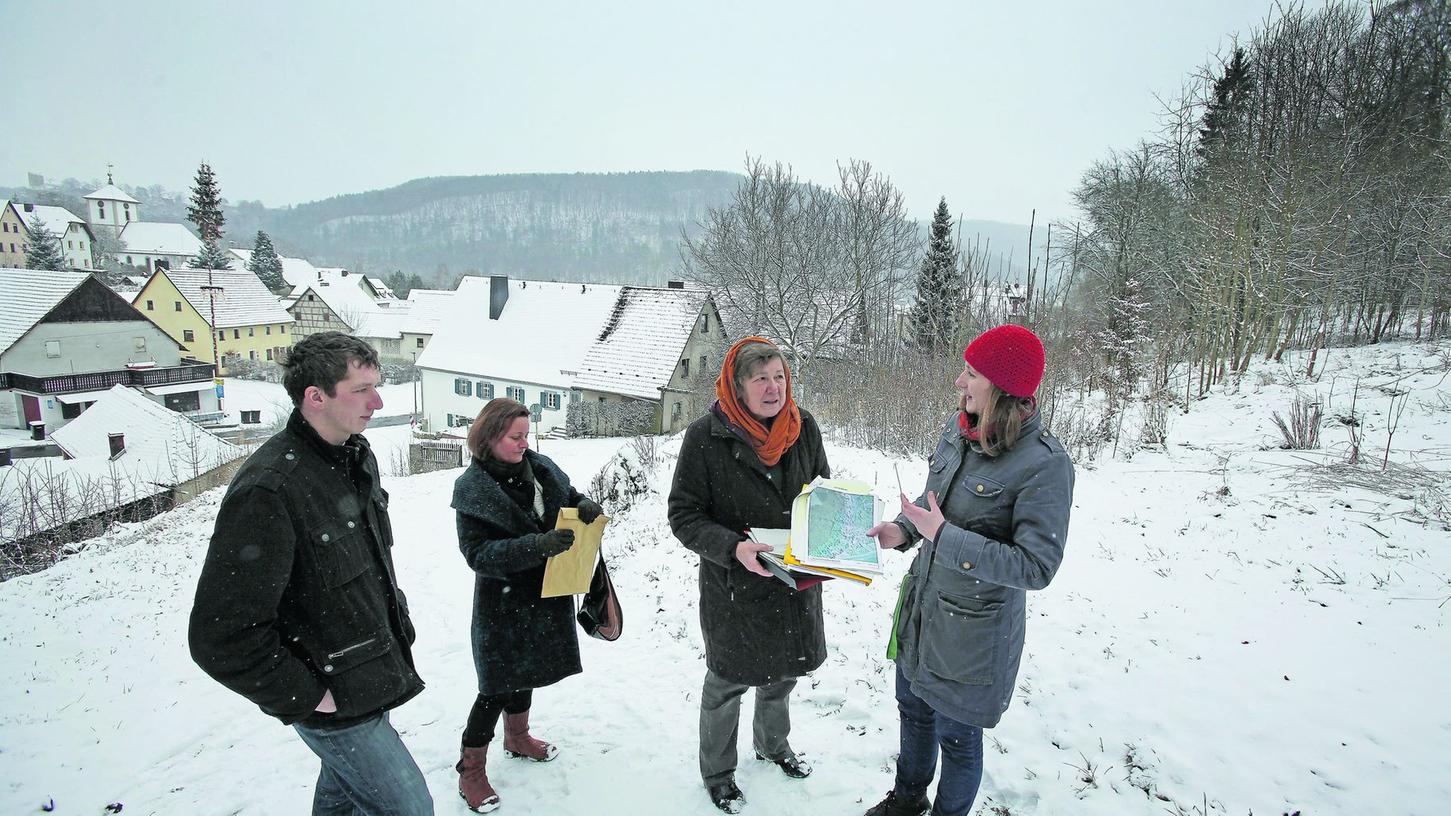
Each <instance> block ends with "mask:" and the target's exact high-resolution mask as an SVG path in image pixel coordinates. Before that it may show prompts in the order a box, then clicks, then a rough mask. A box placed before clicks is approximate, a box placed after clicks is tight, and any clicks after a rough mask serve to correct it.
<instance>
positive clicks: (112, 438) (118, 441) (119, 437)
mask: <svg viewBox="0 0 1451 816" xmlns="http://www.w3.org/2000/svg"><path fill="white" fill-rule="evenodd" d="M106 438H107V440H108V441H109V442H110V443H111V458H112V459H113V460H114V459H115V458H116V457H118V456H120V455H121V454H123V453H125V452H126V434H123V433H113V434H106Z"/></svg>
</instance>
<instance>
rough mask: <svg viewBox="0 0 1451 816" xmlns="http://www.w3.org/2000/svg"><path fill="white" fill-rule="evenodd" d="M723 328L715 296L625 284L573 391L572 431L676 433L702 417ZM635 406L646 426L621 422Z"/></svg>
mask: <svg viewBox="0 0 1451 816" xmlns="http://www.w3.org/2000/svg"><path fill="white" fill-rule="evenodd" d="M725 340H726V332H725V327H723V326H722V325H721V322H720V313H719V312H718V311H717V310H716V308H715V302H714V301H712V300H711V298H710V296H709V295H707V294H706V293H705V292H703V291H701V290H698V289H686V288H684V285H683V284H681V283H678V282H672V283H671V284H670V285H669V286H667V287H666V288H663V289H660V288H653V287H644V286H626V287H624V289H623V290H622V291H621V292H620V296H619V298H618V299H617V300H616V301H615V307H614V310H613V311H612V312H611V313H610V316H609V318H608V320H607V321H606V322H605V325H604V328H602V329H601V330H600V332H599V336H598V337H596V338H595V340H594V341H593V342H592V343H591V344H590V346H589V348H588V350H586V351H585V353H584V357H583V359H582V360H581V362H580V364H579V373H578V374H576V375H575V377H574V381H573V383H572V387H573V389H574V392H575V393H576V394H578V395H579V399H578V402H577V404H576V405H575V406H574V408H573V409H572V410H573V411H575V412H576V413H577V414H578V416H577V417H576V418H575V419H574V420H573V421H572V422H571V427H570V430H571V431H572V432H574V433H589V434H609V435H615V434H619V433H624V432H634V433H639V432H642V431H643V432H649V433H674V432H675V431H678V430H681V429H682V428H684V427H685V426H686V425H688V424H690V422H691V421H692V420H694V419H695V418H696V417H698V416H700V414H701V413H702V412H703V411H704V410H705V408H706V406H707V405H708V404H709V398H710V395H712V394H714V389H713V388H712V384H713V383H714V382H715V377H716V374H717V370H718V369H719V368H720V356H719V355H720V354H721V353H722V349H723V347H724V345H725ZM629 404H635V405H639V406H642V407H646V408H648V416H649V420H648V425H646V426H644V427H640V426H639V425H638V424H637V425H635V426H634V427H631V426H630V425H627V424H622V423H623V422H625V421H628V420H630V419H633V417H631V416H630V412H626V411H619V410H612V409H613V408H616V407H618V406H621V405H629Z"/></svg>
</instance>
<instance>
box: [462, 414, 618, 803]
mask: <svg viewBox="0 0 1451 816" xmlns="http://www.w3.org/2000/svg"><path fill="white" fill-rule="evenodd" d="M468 445H469V451H470V452H471V453H472V454H473V462H472V463H471V464H470V465H469V467H468V469H467V470H465V471H464V473H463V475H462V476H459V477H458V480H457V481H456V482H454V486H453V508H454V510H456V511H458V546H459V549H460V550H462V551H463V554H464V558H465V559H466V560H467V561H468V563H469V566H470V567H472V568H473V570H474V573H475V576H474V615H473V632H472V634H473V651H474V666H475V668H476V669H477V670H478V675H479V696H478V699H476V700H475V701H474V706H473V710H472V711H470V712H469V719H468V724H467V726H465V728H464V733H463V740H462V742H463V748H462V752H461V753H462V755H461V757H460V758H459V763H458V767H457V770H458V773H459V782H458V784H459V795H460V796H462V797H463V799H464V801H465V802H467V803H468V806H469V808H470V809H472V810H474V811H475V812H478V813H487V812H489V811H491V810H494V809H495V808H497V807H498V806H499V796H498V794H497V793H496V792H495V791H494V788H493V786H492V785H491V784H490V783H489V777H488V774H487V772H486V771H485V768H484V759H485V756H486V754H487V753H488V750H489V742H490V741H491V740H493V738H494V728H495V726H496V724H497V723H498V721H499V714H500V713H501V712H502V713H503V715H504V753H505V754H507V755H509V756H512V757H524V758H526V759H532V760H534V761H536V762H548V761H549V760H551V759H554V757H555V755H556V753H557V751H556V749H555V747H554V746H553V745H550V744H549V743H547V742H544V741H542V740H539V739H535V738H534V737H532V736H530V734H529V705H530V702H531V700H532V696H533V691H534V689H536V688H540V687H543V686H547V685H549V684H551V683H555V682H558V681H559V680H561V679H563V678H565V677H568V676H569V675H571V674H577V673H578V672H579V671H580V665H579V641H578V639H577V638H576V635H575V631H574V625H575V624H574V598H573V597H572V596H569V595H564V596H561V597H557V598H541V597H539V593H540V589H541V588H542V586H543V584H544V563H545V560H546V559H547V558H549V556H551V555H558V554H559V553H562V552H564V551H565V550H568V549H569V547H570V545H572V544H573V543H574V533H573V531H570V530H555V529H554V523H555V519H556V517H557V516H558V515H559V509H560V508H561V507H575V508H578V510H579V518H580V520H581V521H583V522H585V523H589V522H592V521H594V520H595V518H596V517H598V516H599V514H600V506H599V505H598V504H596V503H595V502H593V501H590V500H589V499H587V498H585V497H584V496H581V495H580V494H579V492H578V491H576V490H575V489H574V487H573V486H572V485H571V484H570V483H569V477H568V476H566V475H565V474H564V471H562V470H560V469H559V467H558V466H556V465H555V464H554V462H553V461H552V460H550V459H549V457H547V456H544V455H542V454H539V453H535V452H534V451H531V450H529V409H528V408H525V407H524V406H523V405H522V404H520V403H518V402H516V401H514V400H511V399H502V398H501V399H494V400H490V401H489V403H488V404H487V405H485V406H484V409H483V410H482V411H480V412H479V415H478V418H476V419H475V420H474V423H473V425H472V426H470V427H469V435H468Z"/></svg>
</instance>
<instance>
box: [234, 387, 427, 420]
mask: <svg viewBox="0 0 1451 816" xmlns="http://www.w3.org/2000/svg"><path fill="white" fill-rule="evenodd" d="M413 388H414V385H413V384H412V383H401V384H398V385H382V386H379V387H378V394H379V395H380V396H381V397H383V408H382V410H380V411H378V412H377V413H375V414H374V416H375V417H380V418H381V417H394V416H403V415H405V414H411V413H413V406H414V402H413V399H414V395H413ZM225 393H226V396H225V397H223V406H222V407H223V408H224V409H226V413H227V422H228V423H231V424H236V423H239V422H241V421H242V417H241V412H242V411H260V412H262V417H261V419H262V422H261V423H260V427H261V428H263V429H266V428H271V427H272V425H273V423H275V422H279V421H286V420H287V415H288V414H289V413H291V412H292V400H291V399H289V398H288V396H287V389H285V388H283V387H282V384H281V383H270V382H262V381H261V380H240V379H237V378H236V377H228V378H227V379H226V386H225Z"/></svg>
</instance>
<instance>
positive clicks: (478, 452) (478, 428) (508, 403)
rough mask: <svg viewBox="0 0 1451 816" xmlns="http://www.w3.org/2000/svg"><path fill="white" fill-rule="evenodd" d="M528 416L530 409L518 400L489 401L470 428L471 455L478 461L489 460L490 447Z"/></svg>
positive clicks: (504, 398)
mask: <svg viewBox="0 0 1451 816" xmlns="http://www.w3.org/2000/svg"><path fill="white" fill-rule="evenodd" d="M526 416H529V409H528V408H525V407H524V403H522V402H519V401H518V400H511V399H509V398H508V397H495V398H494V399H491V400H489V402H488V404H487V405H485V406H484V410H482V411H480V412H479V415H478V416H477V417H474V422H473V424H472V425H470V426H469V453H472V454H473V455H474V457H475V458H478V459H488V458H489V447H490V446H491V445H493V444H494V442H496V441H498V439H499V437H501V436H503V435H504V434H506V433H508V432H509V426H510V425H513V424H514V420H516V419H518V418H519V417H526Z"/></svg>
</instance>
